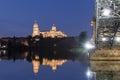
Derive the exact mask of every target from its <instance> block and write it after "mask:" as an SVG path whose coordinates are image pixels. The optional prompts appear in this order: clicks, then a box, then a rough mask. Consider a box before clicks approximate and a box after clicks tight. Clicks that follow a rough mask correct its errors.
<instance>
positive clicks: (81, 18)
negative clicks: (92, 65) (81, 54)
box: [0, 0, 94, 37]
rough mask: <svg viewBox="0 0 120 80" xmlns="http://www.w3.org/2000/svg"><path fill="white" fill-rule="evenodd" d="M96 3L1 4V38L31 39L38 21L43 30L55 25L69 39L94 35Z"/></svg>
mask: <svg viewBox="0 0 120 80" xmlns="http://www.w3.org/2000/svg"><path fill="white" fill-rule="evenodd" d="M93 14H94V0H0V37H1V36H2V37H3V36H27V35H31V33H32V28H33V23H34V21H35V20H37V22H38V24H39V27H40V30H41V31H42V30H50V29H51V26H52V24H55V25H56V26H57V28H58V29H59V30H61V31H63V32H65V33H66V34H67V35H68V36H76V35H78V34H79V33H80V32H82V31H87V32H88V34H90V35H91V34H92V27H91V26H90V21H91V19H92V17H93Z"/></svg>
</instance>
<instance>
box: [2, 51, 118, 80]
mask: <svg viewBox="0 0 120 80" xmlns="http://www.w3.org/2000/svg"><path fill="white" fill-rule="evenodd" d="M83 56H85V55H83V54H82V53H81V54H78V53H77V54H76V53H68V52H63V53H61V52H60V53H58V52H57V51H53V52H50V53H47V52H38V51H25V52H13V51H6V50H1V51H0V60H1V61H2V60H3V61H4V60H7V61H13V62H17V61H18V60H21V61H26V62H29V63H31V64H32V65H31V67H32V68H31V71H33V72H32V73H34V74H39V73H41V72H43V71H42V69H43V67H49V68H50V69H51V70H53V72H55V71H57V70H58V68H59V67H60V66H64V65H65V64H67V67H66V68H64V69H63V70H61V71H63V72H62V74H63V75H62V76H61V79H63V78H62V77H63V76H64V73H65V72H64V71H66V74H71V76H69V77H65V76H64V77H65V78H67V79H69V80H93V79H94V80H120V61H97V60H96V61H95V60H94V61H88V58H85V57H84V58H83ZM70 61H72V62H73V63H74V64H72V63H71V62H70ZM76 61H77V62H79V63H77V64H76ZM68 63H69V64H68ZM81 63H83V64H84V65H83V64H82V65H80V64H81ZM8 65H9V64H8ZM24 65H25V64H24ZM27 65H28V64H27ZM0 66H2V65H1V64H0ZM72 66H74V68H73V69H71V67H72ZM20 67H21V65H20ZM61 68H62V67H61ZM67 68H69V69H70V70H71V72H70V71H69V70H67ZM59 69H60V68H59ZM48 72H49V71H48ZM10 73H11V72H10ZM25 73H28V72H25ZM0 74H1V73H0ZM15 74H16V73H15ZM52 74H53V73H52ZM80 74H81V75H82V76H80ZM54 75H55V74H54ZM56 75H57V76H58V75H60V73H56ZM72 75H73V76H74V77H73V76H72ZM41 76H43V75H42V74H41ZM41 76H40V77H41ZM44 76H45V74H44ZM76 76H77V78H76ZM78 76H79V78H78ZM40 77H39V78H40ZM52 77H53V76H52ZM71 77H72V78H71ZM39 78H38V79H37V80H39ZM47 79H48V78H47ZM47 79H44V80H47ZM51 79H52V78H51ZM4 80H6V79H4ZM31 80H33V79H31ZM53 80H57V79H53Z"/></svg>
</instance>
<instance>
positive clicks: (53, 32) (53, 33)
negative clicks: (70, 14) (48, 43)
mask: <svg viewBox="0 0 120 80" xmlns="http://www.w3.org/2000/svg"><path fill="white" fill-rule="evenodd" d="M40 35H42V36H43V37H44V38H47V37H50V38H55V37H57V38H63V37H67V35H66V34H65V33H63V32H62V31H59V30H57V28H56V26H55V25H54V24H53V26H52V29H51V30H49V31H40V30H39V25H38V23H37V22H35V23H34V25H33V33H32V37H35V36H40Z"/></svg>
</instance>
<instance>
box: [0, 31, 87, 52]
mask: <svg viewBox="0 0 120 80" xmlns="http://www.w3.org/2000/svg"><path fill="white" fill-rule="evenodd" d="M87 40H88V38H87V34H86V32H82V33H80V35H79V36H76V37H64V38H57V37H56V38H50V37H48V38H43V37H42V36H35V37H32V36H28V37H5V38H0V49H1V50H3V49H5V50H11V51H26V50H32V51H43V50H45V51H53V50H57V51H69V52H70V51H71V52H72V51H76V50H77V49H78V48H81V49H82V48H83V43H85V42H86V41H87Z"/></svg>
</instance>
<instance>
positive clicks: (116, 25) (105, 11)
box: [90, 0, 120, 60]
mask: <svg viewBox="0 0 120 80" xmlns="http://www.w3.org/2000/svg"><path fill="white" fill-rule="evenodd" d="M92 25H93V27H94V36H93V41H94V42H95V45H96V50H95V52H94V53H93V54H91V55H90V59H91V60H96V59H97V60H98V59H99V60H116V59H119V60H120V1H119V0H95V17H94V19H93V21H92Z"/></svg>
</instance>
